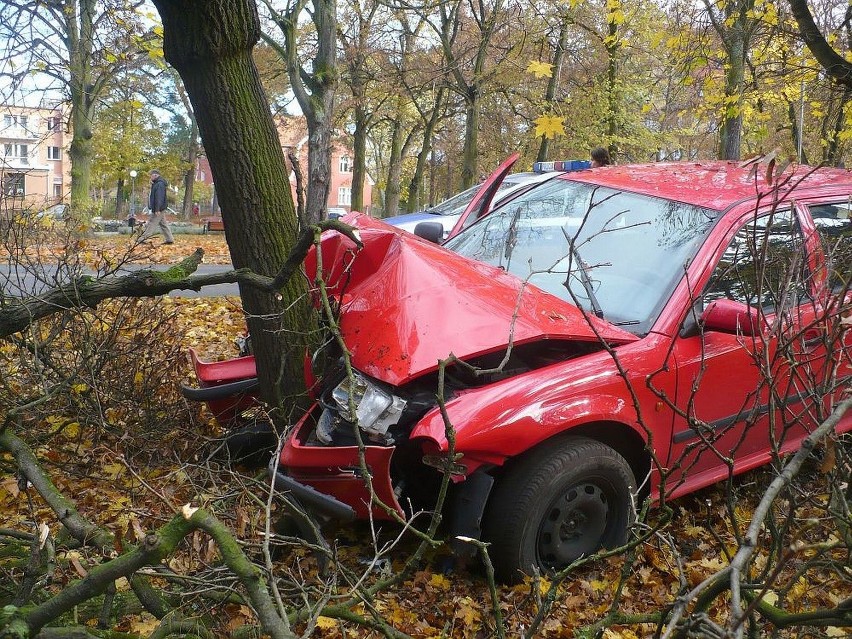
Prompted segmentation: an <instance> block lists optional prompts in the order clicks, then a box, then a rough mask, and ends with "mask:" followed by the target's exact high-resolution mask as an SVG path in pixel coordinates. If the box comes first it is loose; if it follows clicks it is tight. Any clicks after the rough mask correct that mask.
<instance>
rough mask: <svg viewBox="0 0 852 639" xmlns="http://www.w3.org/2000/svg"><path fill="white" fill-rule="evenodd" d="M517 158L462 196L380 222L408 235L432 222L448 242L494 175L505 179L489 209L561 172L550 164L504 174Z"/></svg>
mask: <svg viewBox="0 0 852 639" xmlns="http://www.w3.org/2000/svg"><path fill="white" fill-rule="evenodd" d="M517 157H518V156H517V154H515V155H513V156H512V158H514V159H512V158H510V160H507V161H506V162H504V163H503V164H501V165H500V167H498V168H497V170H496V171H494V173H492V174H491V176H489V178H487V179H486V180H483V182H481V183H480V184H477V185H475V186H472V187H470V188H469V189H465V190H464V191H462V192H461V193H457V194H456V195H454V196H452V197H450V198H448V199H446V200H444V201H443V202H441V203H440V204H436V205H435V206H433V207H432V208H429V209H425V210H423V211H419V212H417V213H408V214H405V215H395V216H393V217H386V218H384V219H383V221H384V222H386V223H387V224H390V225H391V226H396V227H397V228H401V229H404V230H406V231H408V232H409V233H414V229H415V228H417V225H418V224H420V223H422V222H435V223H437V224H440V225H441V227H442V229H443V230H442V238H443V239H447V238H448V237H449V235H450V233H451V231H452V230H453V229H454V228H455V226H456V224H457V223H458V221H459V220H460V219H461V218H462V216H463V214H464V213H465V210H466V209H467V208H468V206H470V204H471V203H472V202H473V201H474V199H475V198H476V196H477V194H479V193H480V192H481V190H482V189H483V188H487V185H488V184H489V183H490V182H491V181H493V180H494V176H495V174H499V173H503V175H504V177H503V179H502V181H498V183H497V187H496V191H495V192H494V194H493V195H492V198H493V202H492V201H491V200H489V202H490V203H491V204H492V206H498V205H499V204H500V202H502V201H505V200H506V199H507V198H509V197H511V196H513V195H517V194H519V193H523V192H524V191H525V190H528V189H530V188H532V187H533V186H535V185H536V184H539V183H540V182H545V181H547V180H549V179H550V178H552V177H554V176H555V175H557V172H556V171H560V170H561V169H555V168H553V163H552V162H551V163H549V164H550V166H548V167H547V168H546V169H544V170H539V171H526V172H523V173H512V174H509V175H505V174H506V173H508V171H509V169H510V168H511V166H512V164H514V162H515V160H516V159H517ZM507 163H508V165H507ZM475 219H476V217H475V216H474V217H473V218H471V219H470V222H471V223H472V222H473V221H475ZM459 230H461V229H459Z"/></svg>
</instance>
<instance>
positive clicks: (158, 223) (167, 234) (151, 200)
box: [139, 170, 175, 244]
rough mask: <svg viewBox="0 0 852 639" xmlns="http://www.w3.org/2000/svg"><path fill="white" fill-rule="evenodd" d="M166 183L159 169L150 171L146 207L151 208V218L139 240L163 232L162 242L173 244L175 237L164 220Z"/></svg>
mask: <svg viewBox="0 0 852 639" xmlns="http://www.w3.org/2000/svg"><path fill="white" fill-rule="evenodd" d="M167 186H168V183H167V182H166V181H165V180H164V179H163V178H162V177H161V176H160V172H159V171H156V170H154V171H151V194H150V195H149V196H148V208H149V209H150V210H151V219H150V220H148V224H147V225H146V226H145V230H144V231H143V233H142V235H140V236H139V241H140V242H141V241H143V240H147V239H148V238H149V237H151V236H152V235H156V234H157V233H162V234H163V239H164V240H165V241H164V242H163V244H174V243H175V238H174V237H173V236H172V230H171V229H170V228H169V223H168V222H167V221H166V187H167Z"/></svg>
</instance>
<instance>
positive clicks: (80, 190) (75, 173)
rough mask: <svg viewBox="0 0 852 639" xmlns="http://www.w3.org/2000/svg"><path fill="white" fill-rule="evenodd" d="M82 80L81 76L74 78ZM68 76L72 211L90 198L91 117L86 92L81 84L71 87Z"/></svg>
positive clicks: (81, 209)
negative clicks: (69, 89) (69, 87)
mask: <svg viewBox="0 0 852 639" xmlns="http://www.w3.org/2000/svg"><path fill="white" fill-rule="evenodd" d="M77 81H79V82H82V80H81V79H80V80H77ZM77 81H75V79H73V78H72V80H71V83H72V89H71V145H70V146H69V148H68V155H69V156H70V158H71V208H72V209H73V210H74V211H75V213H77V214H79V213H80V212H85V213H86V214H89V213H90V212H89V211H87V208H88V205H89V203H90V201H91V193H90V191H91V175H92V156H93V154H94V150H93V148H92V118H91V114H90V113H91V109H90V108H89V106H88V105H87V102H88V96H87V94H86V91H85V88H83V87H78V88H76V89H75V88H74V86H73V85H74V84H76V82H77Z"/></svg>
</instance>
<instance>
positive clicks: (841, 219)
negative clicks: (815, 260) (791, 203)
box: [808, 200, 852, 291]
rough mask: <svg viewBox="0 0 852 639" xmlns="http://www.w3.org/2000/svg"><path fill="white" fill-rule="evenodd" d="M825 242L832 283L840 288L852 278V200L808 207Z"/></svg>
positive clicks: (829, 280)
mask: <svg viewBox="0 0 852 639" xmlns="http://www.w3.org/2000/svg"><path fill="white" fill-rule="evenodd" d="M808 210H810V212H811V217H812V218H813V220H814V225H815V226H816V230H817V233H819V237H820V240H821V241H822V248H823V250H824V251H825V256H826V262H827V265H828V283H829V286H830V287H831V288H832V289H833V290H835V291H840V290H843V289H844V288H845V287H848V286H849V282H850V277H852V201H849V200H846V201H844V202H838V203H835V204H814V205H811V206H809V207H808Z"/></svg>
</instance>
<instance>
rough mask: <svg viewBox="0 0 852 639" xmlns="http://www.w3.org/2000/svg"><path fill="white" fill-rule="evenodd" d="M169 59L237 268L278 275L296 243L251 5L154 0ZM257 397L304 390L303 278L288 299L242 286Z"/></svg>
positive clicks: (310, 320) (247, 1)
mask: <svg viewBox="0 0 852 639" xmlns="http://www.w3.org/2000/svg"><path fill="white" fill-rule="evenodd" d="M155 4H156V6H157V9H158V10H159V12H160V15H161V17H162V20H163V27H164V51H165V57H166V60H167V61H168V62H169V63H171V64H172V65H173V66H174V67H175V68H176V69H177V70H178V72H179V73H180V75H181V77H182V78H183V81H184V83H185V85H186V89H187V92H188V93H189V97H190V99H191V101H192V105H193V108H194V111H195V114H196V120H197V122H198V128H199V131H200V133H201V138H202V141H203V143H204V148H205V151H206V152H207V157H208V158H209V160H210V168H211V170H212V172H213V177H214V179H215V182H216V192H217V194H218V197H219V203H220V205H221V207H222V217H223V220H224V222H225V237H226V239H227V241H228V246H229V248H230V250H231V258H232V260H233V263H234V266H235V267H237V268H241V267H248V268H250V269H252V270H253V271H255V272H257V273H261V274H263V275H272V274H274V273H275V271H276V270H277V269H278V268H279V267H280V266H281V265H282V264H283V263H284V261H285V259H286V257H287V253H288V251H289V249H290V248H291V246H292V245H293V243H294V242H295V238H296V225H297V221H296V215H295V211H294V209H293V201H292V197H291V195H290V182H289V180H288V179H287V172H286V170H285V165H284V154H283V151H282V149H281V145H280V143H279V141H278V136H277V134H276V131H275V127H274V125H273V122H272V117H271V115H270V112H269V107H268V104H267V101H266V98H265V97H264V95H263V90H262V88H261V84H260V78H259V76H258V73H257V68H256V67H255V64H254V61H253V60H252V56H251V50H252V48H253V47H254V45H255V43H256V42H257V40H258V38H259V36H260V22H259V17H258V14H257V7H256V6H255V4H254V2H253V0H155ZM240 291H241V296H242V299H243V306H244V308H245V310H246V312H247V313H248V315H249V320H248V324H249V329H250V331H251V334H252V340H253V342H254V346H255V353H256V357H257V365H258V374H259V379H260V384H261V392H262V394H263V396H264V398H265V399H266V400H267V401H268V402H269V403H270V404H271V405H272V406H273V407H278V406H281V405H283V404H284V403H285V401H286V400H287V399H288V398H289V399H292V398H294V397H295V396H297V395H299V394H300V393H301V391H302V390H304V381H303V375H302V361H303V356H304V353H305V348H306V346H307V342H308V341H309V339H310V337H309V336H310V335H312V334H313V329H314V323H315V319H314V315H313V313H312V312H311V309H310V304H309V301H308V298H307V295H306V284H305V281H304V279H303V278H292V279H291V280H290V281H289V283H288V284H287V285H286V287H285V289H284V290H282V292H281V293H282V295H281V296H278V295H276V294H270V293H264V292H261V291H257V290H254V289H252V288H250V287H246V286H241V287H240Z"/></svg>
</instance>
